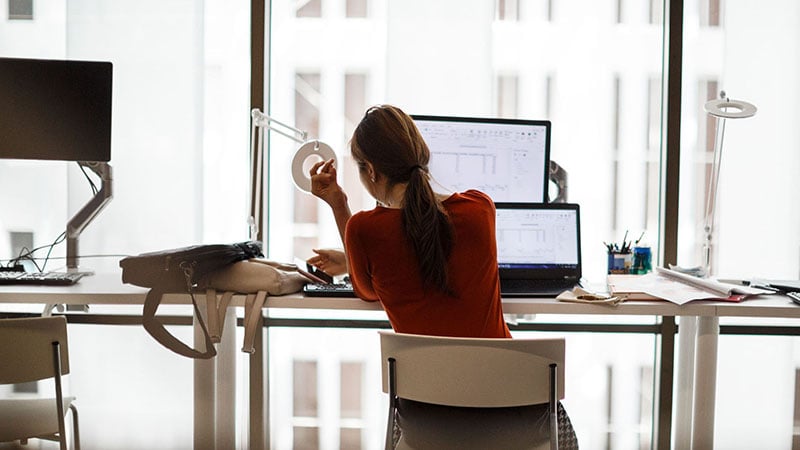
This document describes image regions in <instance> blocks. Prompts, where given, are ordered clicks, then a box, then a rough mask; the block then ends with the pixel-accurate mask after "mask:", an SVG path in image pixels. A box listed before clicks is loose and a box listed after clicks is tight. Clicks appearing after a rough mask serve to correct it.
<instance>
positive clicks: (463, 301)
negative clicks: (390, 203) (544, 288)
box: [345, 190, 511, 338]
mask: <svg viewBox="0 0 800 450" xmlns="http://www.w3.org/2000/svg"><path fill="white" fill-rule="evenodd" d="M443 204H444V208H445V209H446V210H447V214H448V216H449V218H450V221H451V224H452V226H453V249H452V252H451V254H450V257H449V259H448V271H447V275H448V280H449V284H450V287H451V290H452V291H453V293H454V295H453V296H451V295H448V294H445V293H443V292H440V291H439V290H437V289H435V288H432V287H428V288H425V287H423V282H422V278H421V276H420V269H419V264H418V263H417V258H416V256H415V255H414V250H413V248H412V246H411V244H410V243H409V242H408V240H407V239H406V237H405V236H404V234H403V226H402V218H401V211H400V210H399V209H391V208H384V207H381V206H378V207H376V208H375V209H372V210H369V211H362V212H359V213H357V214H355V215H353V217H351V218H350V220H349V221H348V223H347V227H346V229H345V252H346V254H347V258H348V263H349V272H350V280H351V282H352V283H353V288H354V290H355V293H356V295H357V296H358V297H359V298H361V299H363V300H366V301H380V302H381V304H382V305H383V309H384V310H385V311H386V314H387V315H388V316H389V321H390V322H391V324H392V328H394V330H395V331H396V332H398V333H414V334H428V335H438V336H457V337H493V338H508V337H511V333H510V332H509V330H508V326H506V323H505V320H504V319H503V310H502V303H501V298H500V279H499V272H498V268H497V242H496V240H495V209H494V203H493V202H492V200H491V199H490V198H489V197H488V196H487V195H486V194H484V193H482V192H479V191H475V190H470V191H466V192H463V193H456V194H453V195H451V196H450V197H448V198H447V199H446V200H444V202H443Z"/></svg>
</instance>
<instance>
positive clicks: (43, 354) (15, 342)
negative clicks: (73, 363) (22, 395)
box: [0, 317, 69, 384]
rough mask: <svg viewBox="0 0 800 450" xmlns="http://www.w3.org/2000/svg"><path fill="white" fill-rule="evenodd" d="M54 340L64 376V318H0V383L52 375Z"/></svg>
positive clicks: (53, 374) (54, 366) (53, 375)
mask: <svg viewBox="0 0 800 450" xmlns="http://www.w3.org/2000/svg"><path fill="white" fill-rule="evenodd" d="M54 342H58V343H59V347H60V354H61V358H60V359H61V374H62V375H66V374H68V373H69V355H68V350H67V320H66V319H65V318H64V317H34V318H25V319H0V384H11V383H26V382H29V381H36V380H42V379H45V378H53V377H55V376H56V374H57V369H56V364H55V363H56V362H55V358H54V356H53V355H54V353H53V343H54Z"/></svg>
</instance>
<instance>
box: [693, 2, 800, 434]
mask: <svg viewBox="0 0 800 450" xmlns="http://www.w3.org/2000/svg"><path fill="white" fill-rule="evenodd" d="M786 5H787V4H786V3H785V2H782V1H776V0H767V1H762V2H743V3H742V2H723V1H719V0H698V1H696V2H692V3H687V4H686V8H685V17H684V24H683V26H684V34H683V35H684V44H683V64H684V65H683V89H682V96H683V98H682V105H683V108H682V110H681V122H682V129H681V134H682V136H683V137H684V138H685V139H684V140H683V145H682V148H681V172H680V176H681V180H680V209H679V216H678V218H679V223H678V226H679V231H678V232H679V236H678V246H679V248H678V261H677V262H678V264H679V265H680V266H683V267H694V266H698V265H701V264H702V247H703V244H704V242H705V232H704V230H703V225H704V219H705V206H706V201H707V197H708V195H707V194H708V179H709V177H710V171H711V162H712V157H713V151H714V145H715V129H716V127H717V124H718V122H717V120H716V119H715V118H713V117H710V116H708V115H707V114H706V112H705V111H704V110H703V106H704V104H705V103H706V102H707V101H708V100H710V99H714V98H718V96H719V93H720V91H725V93H726V95H727V96H728V97H730V98H731V99H739V100H744V101H747V102H750V103H752V104H754V105H756V107H757V108H758V111H757V113H756V115H755V116H753V117H751V118H747V119H726V120H725V135H724V141H722V143H723V152H722V159H721V162H722V163H721V166H720V174H719V188H718V191H717V200H716V220H715V226H714V235H713V239H712V241H711V270H712V274H713V275H715V276H718V277H722V278H748V277H753V276H765V277H768V278H773V279H795V280H796V279H798V278H799V277H800V235H798V233H797V230H798V229H800V213H799V212H798V205H800V190H798V189H796V188H787V187H788V186H796V183H795V182H794V181H792V180H793V179H796V178H797V174H798V173H800V135H798V133H797V132H796V131H795V129H796V127H795V126H794V124H796V123H797V122H798V120H800V113H798V111H797V110H796V108H793V106H792V103H791V102H786V101H785V99H786V98H792V97H796V92H797V86H798V79H800V73H798V71H797V70H789V71H787V70H784V68H785V67H796V66H797V65H798V62H800V51H798V48H799V47H798V41H797V39H795V38H794V37H792V36H796V33H797V29H798V27H800V16H798V15H797V14H787V10H786ZM777 18H780V20H776V19H777ZM753 30H769V31H768V32H765V33H763V34H762V35H761V36H762V38H760V39H758V40H757V41H754V40H752V39H750V38H749V37H750V36H751V33H752V32H753ZM765 49H769V50H768V51H765ZM700 55H702V56H700ZM756 68H758V69H756ZM787 89H788V91H787ZM743 205H747V206H746V209H747V214H742V206H743ZM755 242H757V244H754V243H755ZM765 252H768V254H769V257H768V258H766V259H768V261H769V262H768V263H767V265H765V262H764V257H763V256H759V255H763V254H764V253H765ZM756 274H760V275H756ZM741 322H742V321H736V320H734V319H726V320H721V323H722V325H730V324H737V323H741ZM755 322H758V323H755ZM774 322H776V321H772V320H770V321H766V320H760V321H754V320H750V321H747V324H748V325H751V326H764V325H770V324H773V323H774ZM792 326H796V322H795V323H792ZM796 341H797V340H796V339H795V338H791V337H754V336H723V337H721V338H720V341H719V358H718V363H717V364H718V373H720V374H722V373H725V374H730V375H726V376H725V377H719V378H718V384H717V399H719V403H718V404H717V408H716V417H715V423H716V428H715V442H714V444H715V447H718V448H732V447H752V446H754V445H755V446H759V447H763V448H767V447H775V448H777V447H781V446H786V445H788V442H790V439H791V437H792V435H793V432H792V430H791V424H792V423H793V417H792V405H791V403H792V400H791V399H792V398H794V396H793V392H794V389H795V386H794V383H795V380H794V374H795V371H796V368H797V367H800V361H799V360H798V358H797V356H796V351H795V349H796V348H797V342H796ZM753 367H758V371H757V372H758V373H759V374H761V375H759V376H756V375H755V373H756V372H755V371H754V369H752V368H753ZM755 379H757V380H758V381H757V382H758V385H759V386H762V387H766V386H768V387H769V389H768V390H767V391H763V390H762V392H761V395H759V396H758V398H756V397H750V396H741V395H740V394H741V393H742V392H752V390H751V389H753V386H752V385H751V384H750V383H754V382H755V381H754V380H755ZM776 396H785V398H787V399H790V400H789V401H788V402H787V403H786V407H785V408H781V407H779V406H778V405H777V404H776V403H775V402H774V401H770V400H768V399H774V398H777V397H776ZM734 397H736V400H735V401H734V400H733V398H734ZM726 399H728V400H726ZM741 411H760V413H759V414H748V416H747V421H746V423H744V422H741V421H739V419H738V418H737V413H740V412H741ZM775 424H786V428H785V429H779V428H778V427H777V426H776V425H775ZM754 430H759V433H761V436H768V437H767V438H766V439H762V440H761V441H760V442H758V443H757V444H756V443H755V442H754V441H753V440H752V438H751V436H752V433H753V432H754Z"/></svg>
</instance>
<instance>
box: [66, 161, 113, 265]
mask: <svg viewBox="0 0 800 450" xmlns="http://www.w3.org/2000/svg"><path fill="white" fill-rule="evenodd" d="M78 164H80V166H81V167H88V168H89V169H90V170H91V171H92V172H94V173H96V174H97V176H99V177H100V180H101V181H102V184H101V186H100V190H99V191H98V192H97V193H96V194H95V195H94V197H92V199H91V200H89V202H87V203H86V204H85V205H84V206H83V208H81V209H80V211H78V212H77V213H75V215H74V216H72V219H70V220H69V222H67V269H68V270H75V269H77V268H78V238H79V237H80V235H81V232H82V231H83V229H84V228H86V226H87V225H89V223H90V222H91V221H92V220H94V218H95V216H97V214H98V213H100V211H101V210H102V209H103V208H104V207H105V206H106V204H108V202H109V201H110V200H111V197H112V189H111V166H110V165H109V164H108V163H107V162H95V161H78Z"/></svg>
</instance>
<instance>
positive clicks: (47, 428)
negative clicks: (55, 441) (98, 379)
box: [0, 397, 75, 442]
mask: <svg viewBox="0 0 800 450" xmlns="http://www.w3.org/2000/svg"><path fill="white" fill-rule="evenodd" d="M74 400H75V397H64V413H65V414H66V411H67V410H68V409H69V406H70V405H71V404H72V402H73V401H74ZM55 403H56V401H55V399H54V398H13V399H0V442H8V441H15V440H17V439H27V438H32V437H36V436H45V435H51V434H54V433H57V432H58V414H57V413H56V405H55Z"/></svg>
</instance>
